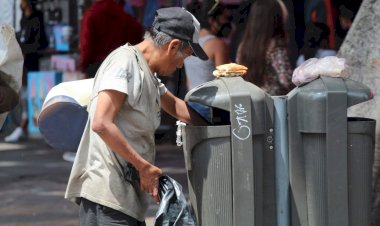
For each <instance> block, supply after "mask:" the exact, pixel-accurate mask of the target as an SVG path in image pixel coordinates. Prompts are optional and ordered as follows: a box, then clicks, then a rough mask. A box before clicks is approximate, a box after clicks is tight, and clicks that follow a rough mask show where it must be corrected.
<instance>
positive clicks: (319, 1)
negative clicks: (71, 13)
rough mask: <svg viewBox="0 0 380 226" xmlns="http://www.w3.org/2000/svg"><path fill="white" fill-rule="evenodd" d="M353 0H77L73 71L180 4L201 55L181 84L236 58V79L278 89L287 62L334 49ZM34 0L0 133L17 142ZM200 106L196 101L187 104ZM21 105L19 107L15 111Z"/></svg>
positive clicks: (34, 55)
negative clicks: (18, 84)
mask: <svg viewBox="0 0 380 226" xmlns="http://www.w3.org/2000/svg"><path fill="white" fill-rule="evenodd" d="M360 3H361V1H360V0H356V1H350V2H349V3H347V2H344V1H339V0H306V1H301V0H255V1H244V0H224V1H214V0H203V1H201V0H183V1H175V0H85V1H84V4H83V9H84V10H83V15H82V19H81V23H80V29H79V31H78V36H79V42H78V43H79V44H78V51H79V56H80V70H81V71H82V72H83V73H84V74H85V75H86V77H87V78H92V77H94V76H95V74H96V72H97V70H98V68H99V66H100V64H101V63H102V61H103V60H104V59H105V58H106V56H107V55H108V54H110V53H111V52H112V51H113V50H114V49H116V48H117V47H119V46H121V45H123V44H125V43H127V42H128V43H131V44H137V43H139V42H141V41H142V40H143V37H144V30H145V29H148V28H149V27H150V26H151V25H152V22H153V20H154V17H155V12H156V10H157V9H158V8H161V7H168V6H184V7H185V8H186V9H187V10H188V11H189V12H191V13H192V14H193V15H194V16H195V17H196V18H197V19H198V20H199V21H200V23H201V30H200V31H199V38H200V39H199V44H200V45H201V46H202V48H203V49H204V51H205V53H206V54H207V55H208V58H209V59H208V60H207V61H202V60H199V59H198V58H195V57H192V56H190V57H188V58H187V59H186V61H185V63H184V70H183V73H184V74H185V77H186V83H185V84H186V86H185V88H184V89H185V90H190V89H192V88H194V87H196V86H197V85H199V84H202V83H204V82H207V81H210V80H212V79H214V77H213V76H212V71H213V70H214V69H215V67H216V66H218V65H221V64H226V63H230V62H236V63H239V64H242V65H245V66H247V67H248V72H247V74H246V75H245V76H244V79H245V80H247V81H249V82H252V83H254V84H255V85H257V86H259V87H261V88H262V89H264V90H265V91H267V92H268V93H269V94H271V95H285V94H287V93H288V92H289V91H290V90H291V89H292V88H293V87H294V86H293V84H292V82H291V76H292V73H293V70H294V69H295V67H297V66H299V65H300V64H302V63H303V62H304V61H306V60H308V59H310V58H314V57H315V58H321V57H325V56H334V55H336V53H337V51H338V50H339V47H340V46H341V45H342V42H343V40H344V38H345V36H346V34H347V32H348V30H349V29H350V27H351V24H352V22H353V20H354V17H355V14H356V12H357V11H358V8H359V6H360ZM37 4H38V1H36V0H21V1H20V8H21V10H22V19H21V23H20V25H21V31H20V32H19V33H18V34H17V37H18V41H19V43H20V46H21V49H22V51H23V54H24V58H25V63H24V80H23V81H24V82H23V87H24V88H23V90H24V91H23V92H21V95H20V96H21V101H20V104H19V107H18V108H17V112H22V114H17V115H18V116H15V115H16V114H11V115H12V120H13V122H14V123H16V124H17V126H16V129H15V130H14V131H13V132H12V133H10V134H9V135H8V136H6V137H5V141H6V142H17V141H19V140H20V139H22V138H25V137H26V136H27V130H26V122H27V117H26V112H27V106H26V104H25V102H26V97H25V96H26V94H25V90H26V87H27V83H26V77H25V75H26V73H27V72H28V71H34V70H39V68H38V60H39V59H40V57H41V54H40V52H41V51H43V50H44V49H46V48H48V39H47V35H46V33H45V26H44V25H45V22H44V18H43V14H42V13H41V12H40V11H39V9H38V8H37V7H36V5H37ZM193 107H194V108H199V109H198V110H199V111H202V109H201V108H202V107H201V106H193ZM20 109H21V110H20Z"/></svg>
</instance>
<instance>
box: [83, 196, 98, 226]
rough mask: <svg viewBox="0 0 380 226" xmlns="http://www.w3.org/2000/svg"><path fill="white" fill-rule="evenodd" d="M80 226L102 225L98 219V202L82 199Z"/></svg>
mask: <svg viewBox="0 0 380 226" xmlns="http://www.w3.org/2000/svg"><path fill="white" fill-rule="evenodd" d="M79 220H80V226H100V225H99V224H98V222H97V219H96V203H93V202H90V201H88V200H87V199H83V198H82V199H81V202H80V206H79Z"/></svg>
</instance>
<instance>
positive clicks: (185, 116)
mask: <svg viewBox="0 0 380 226" xmlns="http://www.w3.org/2000/svg"><path fill="white" fill-rule="evenodd" d="M161 106H162V108H163V109H164V111H166V112H167V113H168V114H170V115H171V116H173V117H175V118H176V119H178V120H181V121H182V122H185V123H187V124H191V125H198V126H200V125H207V122H206V121H205V120H204V119H202V117H200V116H199V115H198V114H197V113H195V112H194V111H193V110H192V109H191V108H190V107H188V106H187V105H186V103H185V101H183V100H181V99H179V98H178V97H176V96H174V95H173V94H172V93H171V92H170V91H167V92H166V93H165V94H163V95H161Z"/></svg>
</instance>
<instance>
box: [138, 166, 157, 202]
mask: <svg viewBox="0 0 380 226" xmlns="http://www.w3.org/2000/svg"><path fill="white" fill-rule="evenodd" d="M139 174H140V187H141V190H142V191H144V192H147V193H149V195H151V196H152V197H153V199H154V201H155V202H156V203H159V202H160V197H159V196H158V178H159V177H160V176H161V175H162V170H161V169H160V168H157V167H156V166H154V165H152V164H149V165H147V166H145V167H143V168H141V169H140V170H139Z"/></svg>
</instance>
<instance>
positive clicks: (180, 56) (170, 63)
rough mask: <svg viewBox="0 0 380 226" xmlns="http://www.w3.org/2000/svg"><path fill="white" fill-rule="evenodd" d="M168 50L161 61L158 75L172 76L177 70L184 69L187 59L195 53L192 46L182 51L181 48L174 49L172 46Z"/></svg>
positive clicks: (161, 57)
mask: <svg viewBox="0 0 380 226" xmlns="http://www.w3.org/2000/svg"><path fill="white" fill-rule="evenodd" d="M168 48H170V49H166V52H165V53H164V54H162V55H161V56H160V59H159V69H158V74H159V75H162V76H169V75H172V74H173V73H174V72H175V70H176V69H179V68H182V67H183V62H184V60H185V59H186V57H188V56H190V55H191V54H192V52H193V51H192V49H191V47H190V46H187V47H186V48H185V49H183V50H182V51H180V50H179V48H176V47H174V48H173V47H172V46H171V45H169V47H168Z"/></svg>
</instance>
